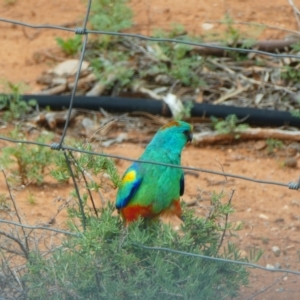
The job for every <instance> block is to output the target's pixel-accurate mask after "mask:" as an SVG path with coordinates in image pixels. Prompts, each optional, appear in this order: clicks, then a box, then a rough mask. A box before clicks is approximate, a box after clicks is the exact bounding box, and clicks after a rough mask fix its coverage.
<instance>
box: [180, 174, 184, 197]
mask: <svg viewBox="0 0 300 300" xmlns="http://www.w3.org/2000/svg"><path fill="white" fill-rule="evenodd" d="M183 194H184V174H183V172H182V176H181V178H180V196H182V195H183Z"/></svg>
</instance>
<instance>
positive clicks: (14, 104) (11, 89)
mask: <svg viewBox="0 0 300 300" xmlns="http://www.w3.org/2000/svg"><path fill="white" fill-rule="evenodd" d="M2 87H3V90H4V92H5V94H0V109H1V110H5V112H4V114H3V120H5V121H12V120H19V119H23V118H25V116H26V114H28V113H29V112H30V111H32V109H33V107H35V106H36V101H35V100H33V99H32V100H30V101H28V102H27V101H24V100H22V97H21V91H22V89H23V87H22V84H13V83H11V82H4V83H3V82H2Z"/></svg>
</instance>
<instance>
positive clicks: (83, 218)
mask: <svg viewBox="0 0 300 300" xmlns="http://www.w3.org/2000/svg"><path fill="white" fill-rule="evenodd" d="M66 128H67V127H66ZM63 154H64V157H65V160H66V163H67V167H68V170H69V173H70V175H71V178H72V180H73V185H74V187H75V192H76V195H77V198H78V202H79V209H80V212H81V216H82V225H83V231H85V229H86V217H85V213H84V207H83V201H82V199H81V196H80V193H79V188H78V185H77V183H76V180H75V175H74V172H73V170H72V167H71V164H70V161H69V158H68V155H67V153H66V151H65V150H63Z"/></svg>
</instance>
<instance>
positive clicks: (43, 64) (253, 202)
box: [0, 0, 300, 299]
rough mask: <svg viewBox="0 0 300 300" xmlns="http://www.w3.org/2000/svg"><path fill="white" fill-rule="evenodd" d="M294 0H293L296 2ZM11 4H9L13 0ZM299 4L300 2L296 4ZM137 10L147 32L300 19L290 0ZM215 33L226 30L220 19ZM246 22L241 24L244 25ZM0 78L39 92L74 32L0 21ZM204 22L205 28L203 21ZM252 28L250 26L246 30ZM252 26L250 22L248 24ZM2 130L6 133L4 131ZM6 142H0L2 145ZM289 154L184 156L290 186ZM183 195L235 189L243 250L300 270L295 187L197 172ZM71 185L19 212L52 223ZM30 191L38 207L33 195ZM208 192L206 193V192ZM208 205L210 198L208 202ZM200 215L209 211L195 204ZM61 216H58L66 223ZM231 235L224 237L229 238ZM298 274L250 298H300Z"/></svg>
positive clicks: (11, 14)
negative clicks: (40, 80)
mask: <svg viewBox="0 0 300 300" xmlns="http://www.w3.org/2000/svg"><path fill="white" fill-rule="evenodd" d="M295 2H296V1H295ZM298 2H299V1H298ZM9 3H11V4H9ZM298 4H300V3H298ZM131 6H132V8H133V9H134V11H135V26H134V27H133V29H132V30H131V32H135V33H143V34H149V33H150V32H151V31H152V30H153V29H155V28H170V24H171V23H181V24H183V25H185V27H186V29H187V30H188V31H189V32H191V33H197V34H207V32H208V30H204V29H203V24H205V23H208V21H220V20H222V19H223V18H224V16H225V14H226V13H227V14H230V16H231V18H232V19H233V20H234V21H243V22H255V23H262V24H265V25H270V26H276V27H282V28H285V29H289V30H297V29H298V28H297V22H296V19H295V17H294V14H293V10H292V8H291V7H290V6H289V4H288V1H286V0H273V1H269V0H267V1H257V0H254V1H250V0H244V1H241V0H228V1H222V0H215V1H211V2H208V1H203V0H186V1H179V0H172V1H170V0H166V1H158V0H152V1H146V0H144V1H134V0H133V1H131ZM84 14H85V2H83V1H79V0H73V1H71V0H60V1H58V0H51V1H47V0H39V1H33V0H27V1H20V0H15V1H2V2H1V3H0V17H1V18H8V19H14V20H18V21H23V22H28V23H32V24H42V23H43V24H56V25H65V24H70V23H71V24H74V25H72V26H73V27H75V26H80V25H81V23H82V20H83V17H84ZM213 25H214V27H213V28H212V29H210V30H213V31H218V30H222V27H221V26H220V25H218V24H217V23H213ZM244 26H245V25H243V26H242V27H241V28H242V29H243V30H245V27H244ZM0 27H1V31H0V39H1V41H2V42H1V46H0V57H1V60H0V78H1V79H2V80H7V81H10V82H13V83H17V82H23V83H26V84H27V85H28V87H29V88H28V91H30V92H37V91H38V90H39V89H40V87H39V86H38V85H37V84H36V82H35V81H36V78H37V77H38V76H39V75H40V74H41V73H42V71H44V70H48V69H49V68H50V67H51V66H53V65H54V64H55V63H56V62H55V61H53V60H50V59H47V54H48V53H49V50H51V49H56V48H57V44H56V42H55V40H54V38H55V37H56V36H60V37H63V38H66V37H72V36H73V34H71V33H65V32H62V31H57V30H50V29H49V30H34V29H30V28H23V27H21V26H16V25H12V24H9V23H3V22H0ZM204 27H205V26H204ZM249 28H250V27H246V30H252V29H249ZM251 28H252V27H251ZM288 34H289V33H288V32H284V31H280V30H274V29H266V30H265V31H264V32H262V34H261V35H260V36H259V38H261V39H275V38H284V37H286V36H287V35H288ZM0 134H2V130H1V129H0ZM2 145H3V144H1V146H2ZM143 146H144V145H136V144H128V143H125V144H124V143H123V144H117V145H114V146H111V147H110V148H108V149H107V150H106V152H107V153H114V154H118V155H128V153H130V157H132V158H137V157H138V156H139V154H141V152H142V151H143ZM283 160H284V153H281V152H279V153H275V155H273V156H270V155H268V154H267V152H266V150H265V149H264V150H261V151H258V150H255V149H254V142H248V143H238V144H232V145H231V146H215V147H203V148H196V147H194V146H188V147H187V149H186V150H185V151H184V154H183V164H184V165H188V166H194V167H201V168H205V169H210V170H217V171H222V170H224V171H225V172H229V173H234V174H240V175H244V176H248V177H253V178H256V179H265V180H274V181H279V182H284V183H288V182H290V181H295V180H296V179H297V178H298V176H299V167H297V168H295V169H289V168H286V167H283ZM117 166H118V168H119V170H120V174H121V173H122V172H123V171H124V170H125V168H126V167H127V166H128V163H127V162H124V161H119V162H118V164H117ZM186 183H187V188H186V194H185V196H184V200H185V201H187V202H189V201H191V200H193V199H194V198H195V197H196V195H197V194H199V190H202V191H204V192H209V191H213V190H214V191H217V192H220V191H224V192H225V198H224V200H226V199H228V197H229V194H230V192H231V191H232V190H235V193H234V197H233V200H232V203H233V205H234V208H235V210H236V212H235V213H234V214H233V215H232V216H231V221H234V222H243V223H244V224H245V226H244V229H243V230H242V231H241V232H240V234H239V236H238V237H237V238H234V239H232V238H231V240H233V241H234V242H236V243H237V244H238V245H239V246H240V247H241V249H243V250H244V251H245V252H246V253H248V251H249V249H250V247H253V246H258V247H260V248H262V249H263V250H264V255H263V257H262V258H261V260H260V261H259V264H261V265H263V266H266V264H272V265H275V264H276V263H279V264H280V265H281V267H282V268H290V269H293V270H298V271H300V262H299V260H300V254H299V253H300V245H299V243H300V242H299V241H300V239H299V238H300V197H299V194H298V192H296V191H290V190H288V189H287V188H285V187H279V186H272V185H266V184H257V183H252V182H248V181H243V180H238V179H231V178H225V177H221V176H217V175H210V174H206V173H200V174H199V176H198V177H196V176H195V175H190V174H188V175H187V176H186ZM69 191H70V186H68V185H59V184H56V185H53V184H48V183H45V184H43V185H42V186H41V187H34V186H28V187H27V188H25V189H24V190H23V191H21V192H19V193H17V194H16V195H15V197H16V199H17V201H18V204H19V207H20V209H21V211H22V213H23V214H24V215H25V216H26V219H27V220H28V223H29V224H38V223H42V222H47V221H48V220H49V219H50V218H51V217H52V216H53V215H54V214H55V212H56V207H57V206H56V205H54V204H53V201H54V199H55V198H56V197H58V196H61V197H67V196H68V193H69ZM3 193H7V190H6V187H5V184H4V182H3V181H1V182H0V194H3ZM31 194H33V195H34V198H35V199H36V203H35V204H32V203H31V204H30V203H29V201H28V198H29V197H30V195H31ZM114 196H115V191H114V190H112V191H110V192H109V193H107V194H105V198H106V199H110V200H113V199H114ZM203 197H204V198H205V197H206V198H207V195H206V193H204V194H203ZM206 204H207V202H206ZM195 209H196V211H197V212H198V213H199V214H200V215H205V214H206V213H207V210H205V209H204V208H203V207H201V206H196V208H195ZM63 219H64V215H63V214H62V215H61V220H63ZM228 238H229V237H226V239H228ZM272 246H278V247H279V248H280V249H281V254H280V256H279V257H275V256H274V254H273V253H272V251H271V248H272ZM282 275H283V274H282V273H267V272H264V271H259V270H256V271H255V272H252V276H251V286H250V287H249V288H244V289H243V290H242V294H241V297H240V299H247V298H248V297H250V296H251V295H253V294H255V293H256V292H258V291H260V290H261V289H263V288H265V287H267V286H268V285H269V284H271V283H272V282H274V281H275V280H276V279H277V278H279V277H280V276H282ZM299 284H300V276H296V275H291V274H288V275H287V276H286V277H284V278H283V279H282V280H280V282H279V283H277V284H276V285H274V286H272V287H270V288H269V289H268V290H267V291H264V292H263V293H261V294H259V295H257V296H256V297H255V298H253V299H299V297H300V287H299Z"/></svg>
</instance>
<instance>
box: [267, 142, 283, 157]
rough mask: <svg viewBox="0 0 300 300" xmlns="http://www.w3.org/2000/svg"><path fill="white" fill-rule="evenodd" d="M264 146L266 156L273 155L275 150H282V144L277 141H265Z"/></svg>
mask: <svg viewBox="0 0 300 300" xmlns="http://www.w3.org/2000/svg"><path fill="white" fill-rule="evenodd" d="M266 144H267V151H268V154H273V153H274V151H275V150H277V149H282V148H283V146H284V143H283V142H282V141H280V140H277V139H267V140H266Z"/></svg>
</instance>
